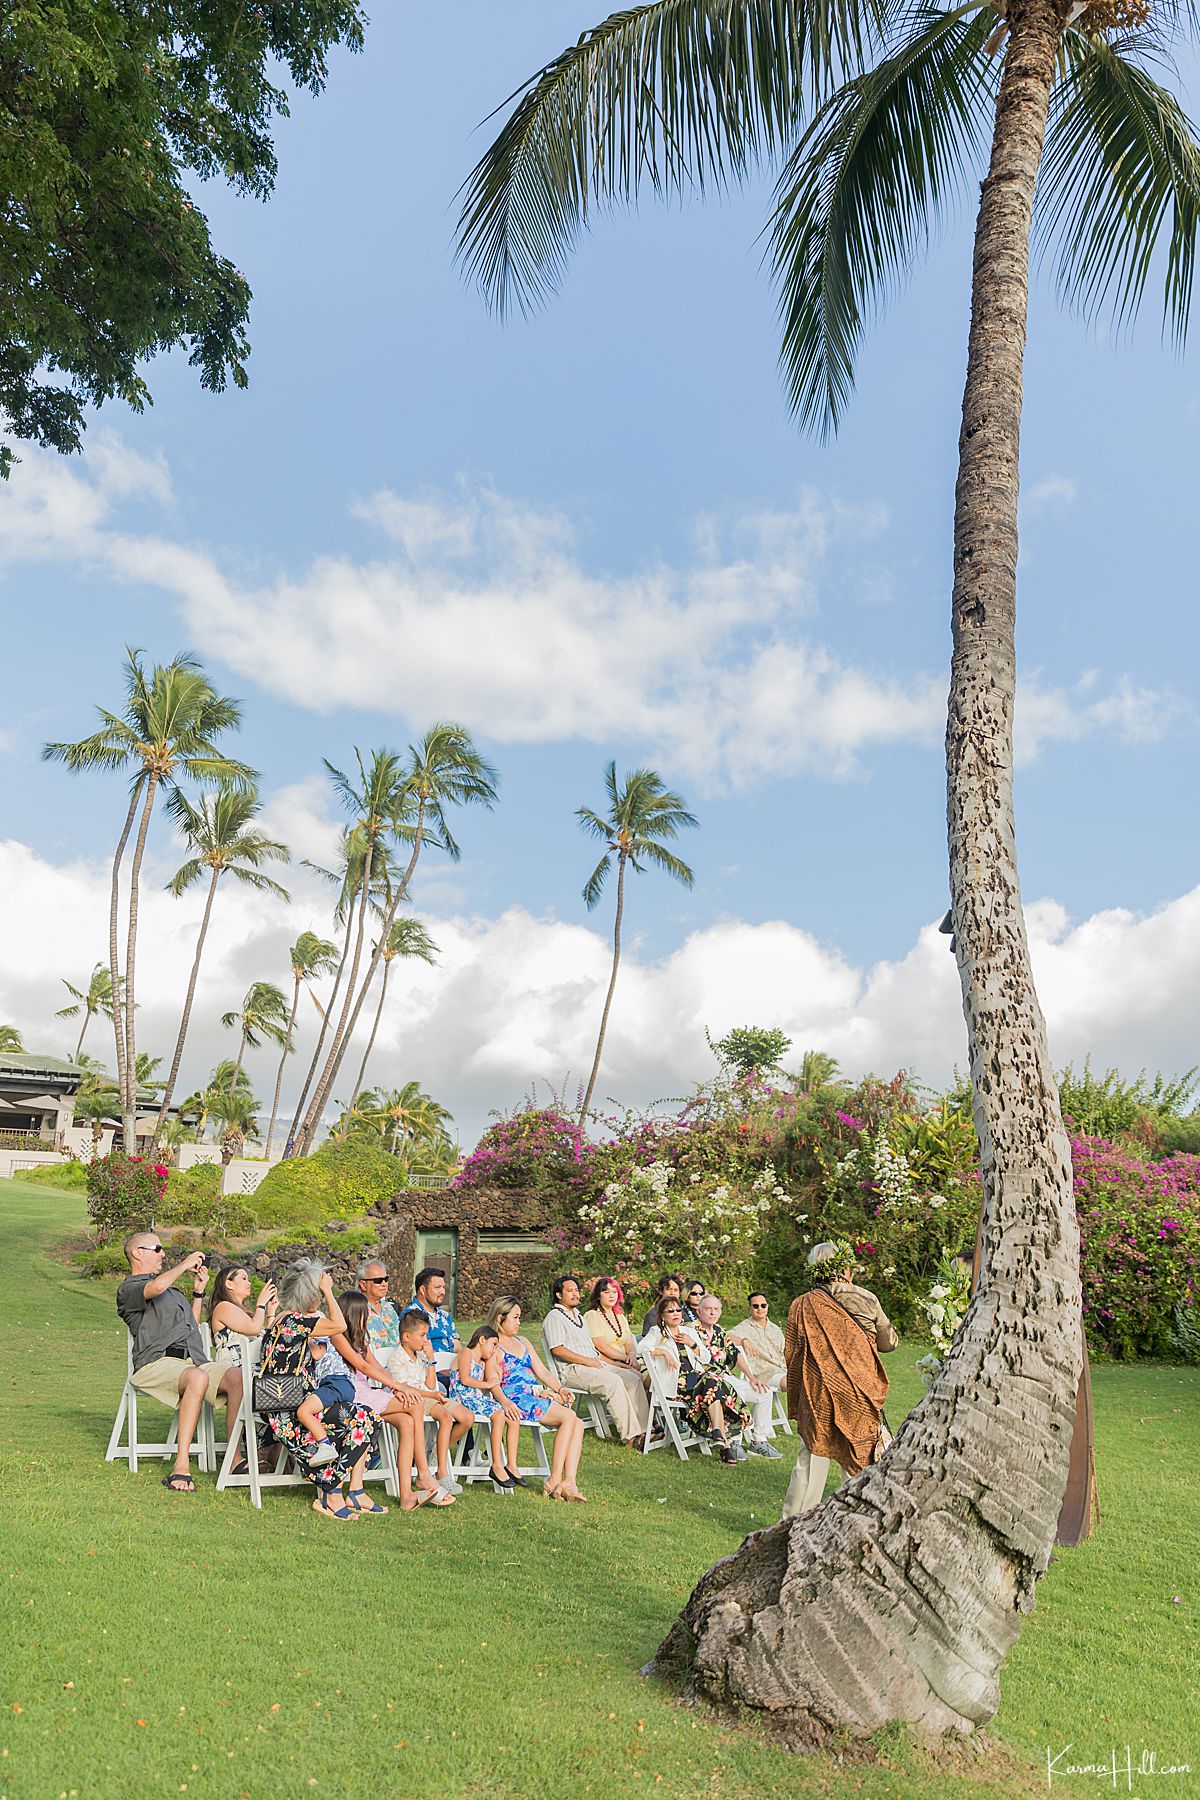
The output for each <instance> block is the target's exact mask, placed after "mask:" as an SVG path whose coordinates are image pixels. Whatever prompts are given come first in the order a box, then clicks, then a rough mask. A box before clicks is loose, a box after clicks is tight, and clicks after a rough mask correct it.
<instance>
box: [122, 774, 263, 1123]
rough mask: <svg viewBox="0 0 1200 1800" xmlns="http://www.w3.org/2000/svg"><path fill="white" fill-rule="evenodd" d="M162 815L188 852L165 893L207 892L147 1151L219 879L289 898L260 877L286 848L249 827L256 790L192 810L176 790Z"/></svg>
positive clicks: (168, 1086)
mask: <svg viewBox="0 0 1200 1800" xmlns="http://www.w3.org/2000/svg"><path fill="white" fill-rule="evenodd" d="M167 810H168V811H169V812H170V814H171V816H172V818H173V819H174V821H175V823H176V825H177V826H178V827H179V829H180V831H181V832H182V834H183V838H184V842H185V843H186V844H187V847H188V850H189V852H190V855H189V856H188V859H187V861H186V862H184V863H182V864H181V865H180V867H179V868H178V869H176V871H175V874H174V875H173V876H172V878H171V880H170V881H169V882H168V883H167V892H168V893H170V894H174V895H175V896H176V898H178V896H179V895H180V894H183V893H186V892H187V890H188V888H190V887H192V886H193V885H194V883H195V882H197V881H199V880H200V879H201V877H202V876H207V878H208V892H207V894H206V895H205V899H204V912H203V913H202V915H201V918H200V930H199V932H198V933H197V935H196V949H195V952H194V954H193V956H192V968H191V973H190V975H189V976H188V985H187V993H186V994H185V996H184V1001H183V1011H182V1013H181V1014H180V1018H179V1031H178V1033H177V1035H176V1038H175V1053H174V1055H173V1056H172V1058H171V1068H170V1071H169V1073H168V1075H167V1079H166V1082H165V1084H164V1087H163V1097H162V1103H161V1105H160V1106H159V1109H158V1123H157V1124H156V1125H155V1127H154V1136H153V1138H152V1140H151V1145H150V1148H151V1150H153V1148H154V1146H155V1144H157V1142H158V1138H159V1133H160V1132H161V1131H162V1128H163V1125H164V1124H165V1122H166V1117H167V1112H168V1109H169V1108H170V1105H171V1096H172V1094H173V1093H174V1092H175V1083H176V1081H177V1079H178V1077H179V1065H180V1063H181V1062H182V1060H183V1047H184V1044H185V1043H186V1042H187V1034H188V1024H189V1022H190V1020H191V1016H192V1003H193V1001H194V1000H195V998H196V981H197V978H198V977H199V974H200V961H201V958H202V957H203V955H204V941H205V939H206V938H207V936H208V927H209V922H210V920H211V919H212V911H213V902H214V901H215V900H216V897H217V888H218V886H219V885H220V883H221V881H222V880H223V878H224V877H225V876H227V875H231V876H232V877H233V879H234V880H235V881H237V882H240V883H241V884H242V885H243V886H244V887H248V888H252V889H253V890H254V891H255V893H259V894H274V895H275V896H276V898H277V899H280V900H283V901H287V900H288V899H290V895H289V894H288V891H287V889H286V888H284V887H281V886H280V885H279V883H278V882H277V881H273V880H272V879H271V877H270V876H269V875H264V874H263V872H262V865H263V863H267V862H286V861H287V860H288V848H287V845H286V844H281V843H279V842H278V841H277V840H276V839H275V838H270V837H268V836H267V834H266V832H264V831H259V830H257V829H256V828H255V827H254V825H253V823H252V821H253V820H254V819H256V818H257V817H258V814H259V812H260V811H261V802H260V800H259V797H258V790H257V788H255V787H253V786H245V787H232V786H229V785H228V784H226V785H223V786H221V787H219V788H218V789H217V790H216V792H215V793H213V794H205V795H203V796H202V797H201V799H200V802H199V804H198V805H193V804H192V802H191V801H190V800H189V799H188V798H187V795H186V794H184V793H181V792H180V790H179V789H178V788H176V790H175V792H174V793H173V794H172V795H171V798H170V800H169V801H168V802H167Z"/></svg>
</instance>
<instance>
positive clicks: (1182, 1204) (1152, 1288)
mask: <svg viewBox="0 0 1200 1800" xmlns="http://www.w3.org/2000/svg"><path fill="white" fill-rule="evenodd" d="M1071 1153H1072V1158H1073V1162H1074V1167H1075V1204H1076V1209H1077V1211H1078V1215H1079V1230H1080V1235H1081V1238H1082V1245H1083V1248H1082V1255H1081V1266H1082V1272H1083V1310H1084V1320H1085V1323H1086V1325H1087V1334H1088V1341H1089V1343H1090V1344H1091V1345H1092V1348H1093V1349H1095V1350H1099V1351H1101V1352H1102V1353H1104V1354H1106V1355H1109V1356H1118V1357H1134V1356H1164V1357H1169V1356H1171V1355H1173V1354H1177V1347H1176V1345H1175V1343H1174V1341H1173V1330H1174V1328H1175V1326H1176V1318H1177V1315H1176V1307H1177V1306H1180V1305H1182V1306H1183V1307H1185V1308H1190V1307H1192V1306H1194V1305H1195V1304H1196V1302H1197V1300H1198V1299H1200V1156H1190V1155H1180V1156H1169V1157H1166V1158H1165V1159H1164V1160H1163V1161H1162V1162H1145V1161H1143V1160H1142V1159H1141V1158H1140V1157H1137V1156H1133V1155H1131V1154H1130V1153H1129V1152H1128V1151H1126V1150H1121V1149H1118V1148H1117V1147H1116V1146H1115V1145H1113V1144H1109V1143H1105V1142H1104V1140H1103V1139H1101V1138H1076V1139H1075V1140H1074V1141H1073V1143H1072V1145H1071Z"/></svg>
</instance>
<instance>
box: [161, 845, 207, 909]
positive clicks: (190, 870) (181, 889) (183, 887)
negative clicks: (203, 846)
mask: <svg viewBox="0 0 1200 1800" xmlns="http://www.w3.org/2000/svg"><path fill="white" fill-rule="evenodd" d="M204 867H205V865H204V863H203V862H202V861H201V859H200V857H198V856H193V857H191V858H190V860H189V861H187V862H185V863H184V864H182V866H181V867H180V868H178V869H176V871H175V873H174V875H172V877H171V879H170V881H168V883H167V892H168V894H174V896H175V898H176V899H177V900H178V898H179V896H180V894H182V893H185V892H186V891H187V889H188V888H190V887H191V885H192V883H193V882H194V881H198V880H199V879H200V877H201V875H203V874H204Z"/></svg>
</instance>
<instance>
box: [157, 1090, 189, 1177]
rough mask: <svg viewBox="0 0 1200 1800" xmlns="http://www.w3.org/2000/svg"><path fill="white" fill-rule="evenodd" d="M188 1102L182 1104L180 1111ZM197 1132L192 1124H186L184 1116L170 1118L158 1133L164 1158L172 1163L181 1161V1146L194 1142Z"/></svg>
mask: <svg viewBox="0 0 1200 1800" xmlns="http://www.w3.org/2000/svg"><path fill="white" fill-rule="evenodd" d="M186 1104H187V1102H186V1101H185V1102H183V1103H182V1105H181V1106H180V1112H182V1110H183V1106H184V1105H186ZM195 1142H196V1133H195V1131H194V1130H193V1129H192V1127H191V1126H190V1125H185V1124H184V1122H183V1119H182V1118H179V1117H176V1118H174V1119H168V1120H167V1121H166V1123H165V1125H164V1126H163V1127H162V1130H161V1131H160V1132H159V1134H158V1143H159V1146H160V1148H161V1149H162V1152H163V1160H164V1161H165V1162H168V1163H171V1164H172V1165H174V1164H176V1163H178V1161H179V1146H180V1145H181V1144H194V1143H195Z"/></svg>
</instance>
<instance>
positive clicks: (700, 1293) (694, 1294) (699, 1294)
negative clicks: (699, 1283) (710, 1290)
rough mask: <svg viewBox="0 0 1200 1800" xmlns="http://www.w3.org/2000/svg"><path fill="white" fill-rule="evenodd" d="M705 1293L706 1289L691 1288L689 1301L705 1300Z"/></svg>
mask: <svg viewBox="0 0 1200 1800" xmlns="http://www.w3.org/2000/svg"><path fill="white" fill-rule="evenodd" d="M705 1291H706V1290H705V1289H704V1288H689V1289H688V1299H689V1300H703V1298H704V1295H705Z"/></svg>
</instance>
